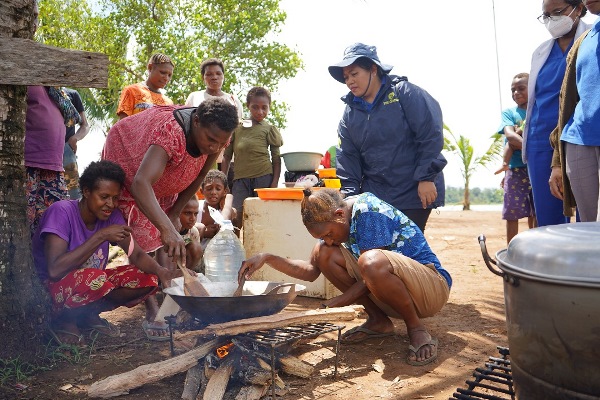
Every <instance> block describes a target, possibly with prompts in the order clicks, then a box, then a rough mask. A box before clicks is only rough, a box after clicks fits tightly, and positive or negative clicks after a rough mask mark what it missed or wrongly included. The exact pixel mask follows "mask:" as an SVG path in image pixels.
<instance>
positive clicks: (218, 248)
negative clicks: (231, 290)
mask: <svg viewBox="0 0 600 400" xmlns="http://www.w3.org/2000/svg"><path fill="white" fill-rule="evenodd" d="M245 258H246V252H245V250H244V246H243V245H242V242H241V241H240V239H239V238H238V237H237V236H236V235H235V233H234V232H233V224H232V223H231V221H228V220H224V221H222V224H221V228H220V229H219V232H218V233H217V234H216V235H215V236H214V237H213V238H212V239H211V240H210V242H208V245H207V246H206V250H205V251H204V266H205V268H206V270H205V275H206V277H207V278H208V279H210V281H211V282H237V278H238V271H239V270H240V267H241V266H242V261H244V259H245Z"/></svg>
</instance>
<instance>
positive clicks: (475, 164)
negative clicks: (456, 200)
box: [444, 124, 503, 210]
mask: <svg viewBox="0 0 600 400" xmlns="http://www.w3.org/2000/svg"><path fill="white" fill-rule="evenodd" d="M444 130H445V131H446V132H447V135H444V150H448V151H450V152H452V153H454V154H456V155H458V157H459V158H460V161H461V166H460V172H461V174H462V177H463V179H464V183H465V192H464V199H463V210H470V209H471V201H470V199H469V183H470V181H471V177H472V176H473V174H474V173H475V171H476V170H477V169H479V167H482V166H483V167H487V165H488V164H489V163H490V162H491V161H494V160H496V158H497V157H498V156H499V155H500V154H501V152H502V148H503V140H502V136H501V135H498V134H494V135H492V139H493V142H492V143H491V144H490V147H489V148H488V149H487V150H486V152H485V153H484V154H482V155H480V156H477V157H475V152H474V150H473V146H472V145H471V142H470V140H469V139H468V138H466V137H465V136H463V135H459V136H458V137H457V136H456V135H454V133H452V131H451V130H450V128H449V127H448V126H446V124H444Z"/></svg>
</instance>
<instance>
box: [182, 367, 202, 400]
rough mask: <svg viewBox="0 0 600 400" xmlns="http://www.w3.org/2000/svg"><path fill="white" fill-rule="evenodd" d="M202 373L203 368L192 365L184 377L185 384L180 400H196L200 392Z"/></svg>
mask: <svg viewBox="0 0 600 400" xmlns="http://www.w3.org/2000/svg"><path fill="white" fill-rule="evenodd" d="M203 373H204V371H203V368H202V367H201V366H200V364H196V365H194V366H193V367H192V368H190V369H188V372H187V374H186V375H185V382H184V384H183V393H182V394H181V399H182V400H196V396H198V392H200V386H201V385H202V374H203Z"/></svg>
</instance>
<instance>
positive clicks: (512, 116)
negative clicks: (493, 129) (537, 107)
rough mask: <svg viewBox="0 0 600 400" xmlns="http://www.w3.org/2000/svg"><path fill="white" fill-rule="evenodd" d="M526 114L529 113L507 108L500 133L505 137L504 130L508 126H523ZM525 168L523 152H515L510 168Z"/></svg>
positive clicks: (503, 114) (503, 112)
mask: <svg viewBox="0 0 600 400" xmlns="http://www.w3.org/2000/svg"><path fill="white" fill-rule="evenodd" d="M525 113H527V110H525V109H523V108H519V107H513V108H507V109H506V110H504V111H502V122H501V123H500V128H498V133H500V134H501V135H504V128H505V127H507V126H515V125H517V126H522V125H523V123H524V122H525ZM505 142H506V139H505ZM524 166H525V164H524V163H523V159H522V158H521V150H515V151H514V152H513V155H512V158H511V159H510V163H509V164H508V167H509V168H521V167H524Z"/></svg>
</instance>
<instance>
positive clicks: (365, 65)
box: [353, 57, 385, 79]
mask: <svg viewBox="0 0 600 400" xmlns="http://www.w3.org/2000/svg"><path fill="white" fill-rule="evenodd" d="M353 64H354V65H356V66H357V67H359V68H362V69H364V70H366V71H371V68H372V67H373V65H375V66H376V67H377V76H378V77H379V79H381V78H383V76H384V75H385V73H384V72H383V69H381V67H380V66H379V65H377V64H376V63H375V61H373V60H371V59H370V58H368V57H360V58H359V59H358V60H356V61H354V62H353Z"/></svg>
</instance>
